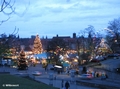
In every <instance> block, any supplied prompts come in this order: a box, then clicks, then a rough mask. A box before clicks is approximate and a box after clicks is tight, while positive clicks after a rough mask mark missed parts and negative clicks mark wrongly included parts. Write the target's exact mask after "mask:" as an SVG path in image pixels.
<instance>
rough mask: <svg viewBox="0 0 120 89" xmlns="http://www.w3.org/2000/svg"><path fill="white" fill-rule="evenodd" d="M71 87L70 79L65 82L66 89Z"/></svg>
mask: <svg viewBox="0 0 120 89" xmlns="http://www.w3.org/2000/svg"><path fill="white" fill-rule="evenodd" d="M69 87H70V84H69V82H68V81H66V83H65V89H69Z"/></svg>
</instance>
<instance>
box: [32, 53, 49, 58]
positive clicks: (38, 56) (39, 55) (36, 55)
mask: <svg viewBox="0 0 120 89" xmlns="http://www.w3.org/2000/svg"><path fill="white" fill-rule="evenodd" d="M34 57H35V58H37V59H42V58H45V59H47V53H41V54H35V55H34Z"/></svg>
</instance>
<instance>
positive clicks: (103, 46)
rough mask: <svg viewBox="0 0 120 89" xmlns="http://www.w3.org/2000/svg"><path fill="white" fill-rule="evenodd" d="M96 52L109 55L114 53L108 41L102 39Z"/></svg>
mask: <svg viewBox="0 0 120 89" xmlns="http://www.w3.org/2000/svg"><path fill="white" fill-rule="evenodd" d="M96 52H97V53H109V52H112V50H111V48H110V47H109V45H108V44H107V42H106V40H105V39H104V38H102V39H101V42H100V44H99V45H97V47H96Z"/></svg>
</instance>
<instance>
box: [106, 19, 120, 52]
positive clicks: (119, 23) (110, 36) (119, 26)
mask: <svg viewBox="0 0 120 89" xmlns="http://www.w3.org/2000/svg"><path fill="white" fill-rule="evenodd" d="M108 24H109V25H108V27H107V28H105V30H106V31H107V35H106V39H107V41H108V43H109V46H110V47H111V49H112V50H113V52H116V51H118V50H119V49H120V45H119V44H120V43H119V41H120V18H118V19H114V20H113V21H110V22H109V23H108Z"/></svg>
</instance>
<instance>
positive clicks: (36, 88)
mask: <svg viewBox="0 0 120 89" xmlns="http://www.w3.org/2000/svg"><path fill="white" fill-rule="evenodd" d="M8 84H9V86H7V85H8ZM0 89H59V88H55V87H52V86H49V85H46V84H44V83H40V82H36V81H34V80H31V79H27V78H22V77H18V76H14V75H10V74H0Z"/></svg>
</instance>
